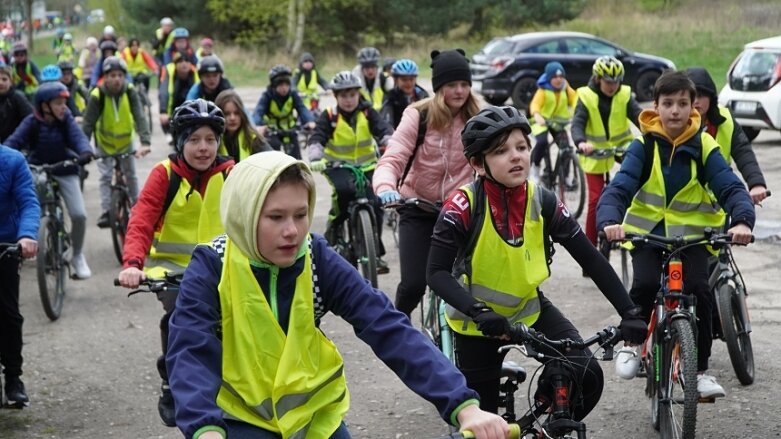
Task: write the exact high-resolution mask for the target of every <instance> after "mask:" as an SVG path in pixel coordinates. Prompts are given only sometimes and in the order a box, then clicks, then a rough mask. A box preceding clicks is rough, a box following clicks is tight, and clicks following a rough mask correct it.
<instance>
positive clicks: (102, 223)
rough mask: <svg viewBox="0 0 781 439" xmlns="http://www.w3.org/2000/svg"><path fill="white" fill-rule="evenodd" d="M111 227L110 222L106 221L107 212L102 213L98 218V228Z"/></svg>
mask: <svg viewBox="0 0 781 439" xmlns="http://www.w3.org/2000/svg"><path fill="white" fill-rule="evenodd" d="M110 226H111V222H110V221H109V219H108V212H103V213H102V214H101V215H100V218H98V227H99V228H101V229H108V228H109V227H110Z"/></svg>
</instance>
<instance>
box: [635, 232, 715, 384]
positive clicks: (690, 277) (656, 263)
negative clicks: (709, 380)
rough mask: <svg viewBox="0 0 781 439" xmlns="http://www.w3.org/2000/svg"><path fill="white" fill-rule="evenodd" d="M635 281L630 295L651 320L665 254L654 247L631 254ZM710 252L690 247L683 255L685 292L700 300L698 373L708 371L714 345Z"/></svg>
mask: <svg viewBox="0 0 781 439" xmlns="http://www.w3.org/2000/svg"><path fill="white" fill-rule="evenodd" d="M631 254H632V270H633V271H634V279H633V280H632V288H631V289H630V290H629V296H630V297H631V298H632V300H633V301H634V302H635V303H636V304H638V305H640V307H641V308H642V309H643V315H644V316H645V317H646V319H648V318H650V316H651V310H652V309H653V305H654V299H655V298H656V293H657V292H658V291H659V285H660V284H659V282H660V281H661V274H662V261H663V260H664V259H663V258H664V255H663V252H662V250H661V249H657V248H654V247H651V246H643V247H637V248H635V249H634V250H632V252H631ZM709 257H710V252H708V250H707V249H706V248H705V247H703V246H697V247H690V248H688V249H686V250H684V251H683V252H682V253H681V260H682V262H683V285H684V289H685V290H686V291H687V292H689V293H691V294H693V295H694V297H695V298H696V300H697V370H698V371H700V372H703V371H706V370H708V360H709V359H710V354H711V346H712V345H713V326H712V325H713V309H714V307H715V303H714V302H715V299H714V297H713V294H711V292H710V288H709V286H708V275H709V269H708V258H709Z"/></svg>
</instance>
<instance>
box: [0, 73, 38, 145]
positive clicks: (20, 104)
mask: <svg viewBox="0 0 781 439" xmlns="http://www.w3.org/2000/svg"><path fill="white" fill-rule="evenodd" d="M12 78H13V71H12V68H11V66H9V65H8V64H5V63H3V62H2V61H0V143H5V139H7V138H8V136H10V135H11V133H13V132H14V130H16V127H18V126H19V124H20V123H22V120H23V119H24V118H25V117H27V115H29V114H30V113H32V112H33V106H32V105H30V101H28V100H27V97H25V95H24V93H22V92H21V91H19V90H17V89H16V88H14V86H13V82H12V81H13V79H12Z"/></svg>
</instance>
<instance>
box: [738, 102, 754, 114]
mask: <svg viewBox="0 0 781 439" xmlns="http://www.w3.org/2000/svg"><path fill="white" fill-rule="evenodd" d="M756 111H757V103H756V102H750V101H737V102H735V113H741V114H754V113H755V112H756Z"/></svg>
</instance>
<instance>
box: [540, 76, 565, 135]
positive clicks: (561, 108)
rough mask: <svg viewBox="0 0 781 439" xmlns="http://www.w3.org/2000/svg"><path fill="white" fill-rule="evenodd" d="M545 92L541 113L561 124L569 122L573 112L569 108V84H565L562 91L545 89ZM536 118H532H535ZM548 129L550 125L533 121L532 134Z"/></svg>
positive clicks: (548, 119)
mask: <svg viewBox="0 0 781 439" xmlns="http://www.w3.org/2000/svg"><path fill="white" fill-rule="evenodd" d="M543 93H545V102H544V103H543V105H542V110H540V115H541V116H542V117H543V118H544V119H545V120H546V121H548V122H557V123H560V124H567V123H569V121H570V119H572V112H571V111H570V108H569V99H568V96H567V86H564V88H563V89H561V91H558V92H554V91H553V90H548V89H543ZM533 119H534V118H532V120H533ZM545 131H548V126H547V125H546V126H543V125H537V124H536V123H532V134H533V135H535V136H536V135H538V134H542V133H544V132H545Z"/></svg>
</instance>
